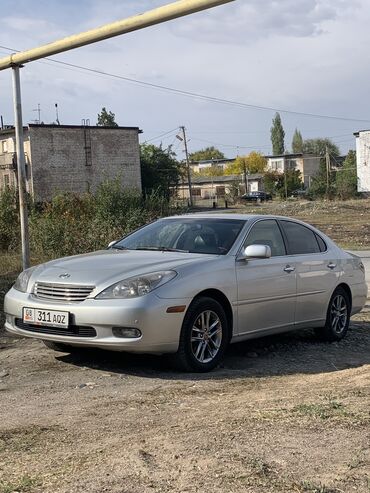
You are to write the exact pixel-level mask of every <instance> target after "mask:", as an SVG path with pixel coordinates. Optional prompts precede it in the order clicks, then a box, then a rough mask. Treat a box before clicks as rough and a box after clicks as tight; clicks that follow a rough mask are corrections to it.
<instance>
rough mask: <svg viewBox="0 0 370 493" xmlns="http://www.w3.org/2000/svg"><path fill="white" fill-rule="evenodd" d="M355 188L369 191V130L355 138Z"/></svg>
mask: <svg viewBox="0 0 370 493" xmlns="http://www.w3.org/2000/svg"><path fill="white" fill-rule="evenodd" d="M356 164H357V190H358V191H359V192H366V193H368V192H370V130H367V131H364V132H359V136H358V137H357V138H356Z"/></svg>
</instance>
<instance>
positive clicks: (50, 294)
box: [33, 282, 95, 302]
mask: <svg viewBox="0 0 370 493" xmlns="http://www.w3.org/2000/svg"><path fill="white" fill-rule="evenodd" d="M93 289H95V286H75V285H73V284H54V283H48V282H37V283H36V284H35V286H34V288H33V294H34V296H35V297H36V298H40V299H42V300H53V301H75V302H79V301H84V300H85V299H86V298H87V297H88V296H89V294H90V293H91V292H92V291H93Z"/></svg>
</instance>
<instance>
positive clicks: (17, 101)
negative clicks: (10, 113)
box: [12, 65, 30, 270]
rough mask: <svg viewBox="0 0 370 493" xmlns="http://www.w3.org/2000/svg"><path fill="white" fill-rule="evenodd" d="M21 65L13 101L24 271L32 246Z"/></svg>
mask: <svg viewBox="0 0 370 493" xmlns="http://www.w3.org/2000/svg"><path fill="white" fill-rule="evenodd" d="M19 69H20V66H19V65H14V66H13V67H12V73H13V101H14V119H15V122H14V123H15V141H16V151H17V171H18V193H19V215H20V222H21V240H22V265H23V270H25V269H28V267H29V266H30V245H29V238H28V212H27V203H26V166H25V159H24V145H23V123H22V101H21V84H20V77H19Z"/></svg>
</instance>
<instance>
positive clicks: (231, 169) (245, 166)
mask: <svg viewBox="0 0 370 493" xmlns="http://www.w3.org/2000/svg"><path fill="white" fill-rule="evenodd" d="M266 167H267V160H266V158H265V157H264V156H263V155H262V154H260V153H259V152H256V151H252V152H251V153H250V154H248V155H247V156H238V157H237V158H236V159H235V161H234V162H233V163H230V164H229V165H228V166H227V167H226V169H225V174H226V175H241V174H244V173H247V174H249V175H253V174H255V173H264V172H265V171H266Z"/></svg>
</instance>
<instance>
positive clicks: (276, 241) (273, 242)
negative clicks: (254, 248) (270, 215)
mask: <svg viewBox="0 0 370 493" xmlns="http://www.w3.org/2000/svg"><path fill="white" fill-rule="evenodd" d="M249 245H268V246H269V247H270V248H271V255H272V256H273V257H276V256H281V255H286V251H285V245H284V240H283V237H282V235H281V232H280V229H279V226H278V224H277V222H276V221H275V220H274V219H264V220H262V221H258V222H257V223H256V224H254V226H253V227H252V229H251V230H250V232H249V234H248V236H247V240H246V242H245V245H244V248H245V247H247V246H249Z"/></svg>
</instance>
